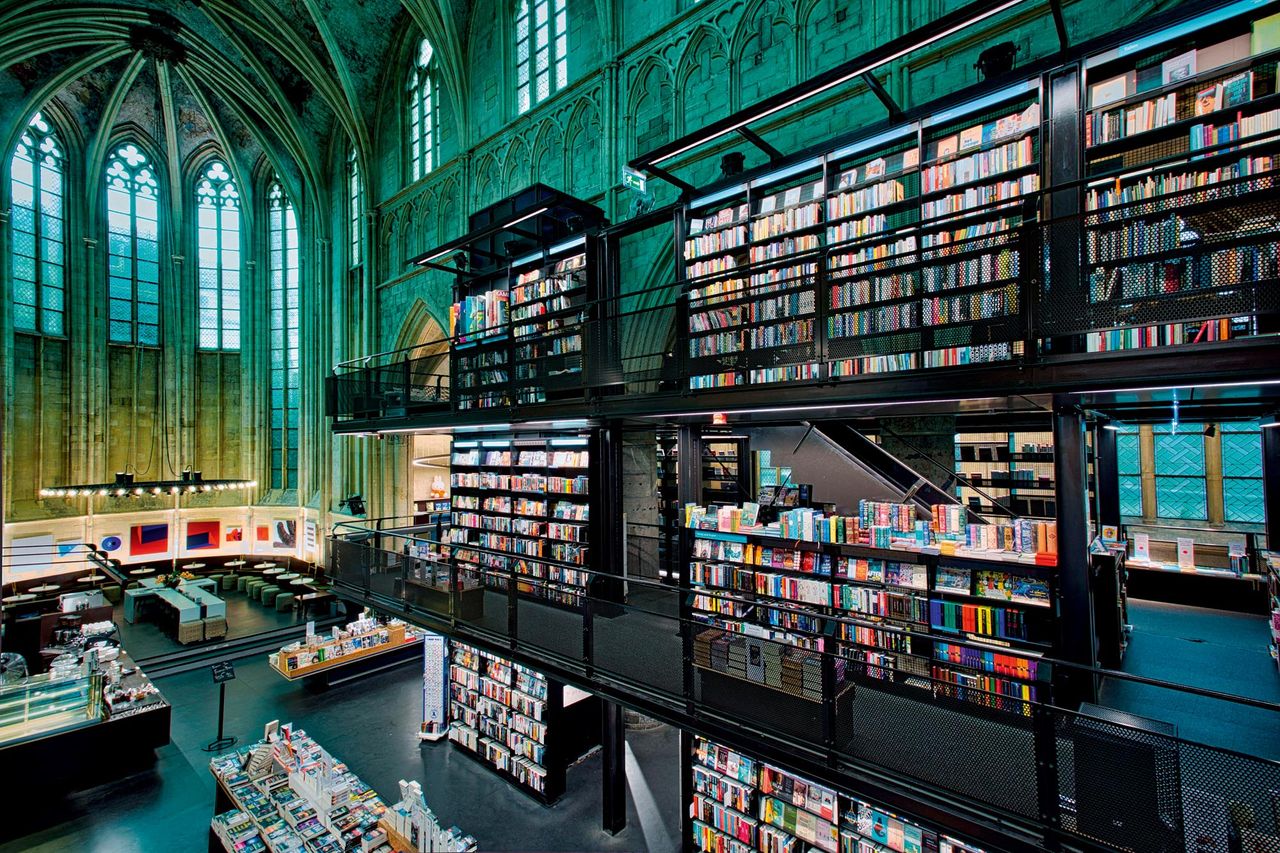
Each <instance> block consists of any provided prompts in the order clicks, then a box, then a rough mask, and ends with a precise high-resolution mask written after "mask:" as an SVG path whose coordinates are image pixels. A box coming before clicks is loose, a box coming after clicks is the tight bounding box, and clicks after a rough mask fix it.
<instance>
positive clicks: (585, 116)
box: [564, 97, 603, 198]
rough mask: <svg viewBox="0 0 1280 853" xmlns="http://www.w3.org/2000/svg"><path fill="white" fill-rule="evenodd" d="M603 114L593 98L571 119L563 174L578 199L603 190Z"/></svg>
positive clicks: (585, 100) (580, 107)
mask: <svg viewBox="0 0 1280 853" xmlns="http://www.w3.org/2000/svg"><path fill="white" fill-rule="evenodd" d="M600 137H601V129H600V111H599V109H597V108H596V105H595V102H594V101H593V100H592V98H590V97H586V98H583V99H581V100H580V101H579V102H578V105H577V106H576V107H575V108H574V112H573V116H572V117H571V118H570V119H569V132H568V134H566V137H565V139H566V144H565V146H564V156H565V157H566V161H565V165H564V174H565V177H566V178H567V180H566V181H565V183H566V184H567V185H568V187H569V192H570V193H571V194H572V195H574V196H577V197H578V198H589V197H590V196H592V195H594V194H595V192H596V191H598V190H599V189H602V187H601V186H600V175H601V171H602V170H601V164H600V154H601V151H602V150H603V149H602V146H601V144H600V142H601V139H600Z"/></svg>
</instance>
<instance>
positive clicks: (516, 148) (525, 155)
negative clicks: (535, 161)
mask: <svg viewBox="0 0 1280 853" xmlns="http://www.w3.org/2000/svg"><path fill="white" fill-rule="evenodd" d="M504 159H505V161H506V162H505V163H504V164H503V165H504V170H503V171H504V174H505V177H504V178H503V181H502V185H503V187H504V192H503V197H504V198H505V197H506V196H509V195H511V194H512V193H515V192H519V191H520V190H522V189H524V188H525V187H527V186H528V185H529V146H528V145H527V144H525V141H524V137H521V136H517V137H515V138H513V139H512V140H511V143H510V144H509V145H508V146H507V154H506V157H505V158H504ZM495 200H496V199H495Z"/></svg>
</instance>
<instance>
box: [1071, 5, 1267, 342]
mask: <svg viewBox="0 0 1280 853" xmlns="http://www.w3.org/2000/svg"><path fill="white" fill-rule="evenodd" d="M1254 14H1256V13H1254ZM1275 23H1276V21H1275V16H1274V15H1272V16H1271V17H1270V18H1269V19H1265V20H1264V21H1262V22H1258V21H1252V20H1250V18H1249V17H1248V16H1247V15H1245V16H1236V17H1234V18H1230V19H1227V20H1223V21H1219V22H1217V23H1214V24H1211V25H1207V26H1202V27H1199V28H1197V29H1196V30H1195V31H1194V32H1190V33H1185V34H1183V35H1182V36H1181V37H1179V38H1178V39H1177V40H1175V41H1170V40H1163V41H1156V42H1155V43H1144V42H1138V43H1137V44H1138V46H1139V48H1140V49H1137V50H1113V51H1108V52H1106V53H1103V54H1099V55H1097V56H1094V57H1092V58H1090V59H1089V60H1087V61H1086V62H1085V70H1084V92H1085V103H1084V120H1083V136H1084V138H1083V146H1084V155H1085V170H1086V172H1085V174H1086V185H1085V188H1084V202H1083V209H1084V214H1083V216H1084V222H1083V224H1084V246H1083V249H1084V263H1085V276H1086V278H1087V281H1088V306H1087V317H1088V328H1090V329H1093V330H1097V331H1091V332H1088V333H1086V334H1085V336H1084V337H1085V348H1086V349H1087V350H1088V351H1090V352H1106V351H1113V350H1126V349H1142V348H1148V347H1162V346H1177V345H1183V344H1193V343H1211V342H1215V341H1222V340H1229V339H1233V338H1239V337H1244V336H1249V335H1254V334H1258V333H1261V332H1272V331H1275V330H1276V329H1277V325H1276V312H1277V311H1278V310H1280V296H1277V295H1276V286H1275V285H1276V280H1277V278H1280V238H1278V237H1277V219H1278V217H1280V203H1278V202H1277V200H1276V193H1275V189H1276V187H1277V186H1278V184H1277V183H1276V175H1277V172H1276V169H1277V166H1278V165H1280V163H1277V160H1276V156H1277V154H1280V90H1278V89H1277V77H1276V75H1277V59H1280V40H1277V38H1276V36H1275V32H1276V26H1275Z"/></svg>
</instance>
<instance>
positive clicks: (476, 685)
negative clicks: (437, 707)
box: [449, 641, 600, 804]
mask: <svg viewBox="0 0 1280 853" xmlns="http://www.w3.org/2000/svg"><path fill="white" fill-rule="evenodd" d="M451 646H452V652H451V656H450V664H449V716H450V719H451V723H450V727H449V739H450V740H451V741H453V742H454V743H455V744H457V745H458V746H459V747H461V748H462V749H463V751H464V752H465V753H466V754H468V755H471V756H473V757H475V758H477V759H479V760H480V761H481V762H482V763H484V764H486V765H487V766H489V767H490V768H492V769H494V770H496V771H497V772H498V773H499V774H501V775H502V776H504V777H506V778H507V780H508V781H510V782H511V783H512V784H513V785H515V786H516V787H517V788H519V789H520V790H522V791H524V792H526V793H528V794H530V795H532V796H533V797H535V798H536V799H538V800H539V801H541V802H543V803H547V804H550V803H553V802H555V801H556V800H557V799H559V797H560V795H561V794H563V793H564V787H565V771H566V770H567V768H568V766H569V765H570V764H572V763H573V762H574V761H576V760H577V759H578V757H579V756H581V755H582V754H584V753H585V752H587V751H588V750H589V749H591V748H592V747H594V746H595V745H597V744H598V743H600V705H599V699H597V698H595V697H593V696H589V695H587V694H583V693H581V691H573V690H572V689H571V688H566V687H565V686H564V685H563V684H560V683H559V682H556V681H553V680H551V679H549V678H547V677H546V676H545V675H543V674H542V673H539V672H537V671H535V670H532V669H529V668H528V667H526V666H521V665H520V664H518V663H514V662H512V661H509V660H507V659H505V658H502V657H499V656H497V655H494V654H491V653H489V652H486V651H483V650H481V649H478V648H475V647H474V646H468V645H466V644H464V643H459V642H456V641H453V642H452V643H451Z"/></svg>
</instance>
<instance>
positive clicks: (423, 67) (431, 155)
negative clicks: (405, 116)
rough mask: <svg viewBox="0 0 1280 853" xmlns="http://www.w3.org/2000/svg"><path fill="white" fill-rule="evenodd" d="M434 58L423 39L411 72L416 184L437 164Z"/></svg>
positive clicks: (412, 159) (411, 135) (412, 158)
mask: <svg viewBox="0 0 1280 853" xmlns="http://www.w3.org/2000/svg"><path fill="white" fill-rule="evenodd" d="M434 55H435V52H434V51H433V50H432V48H431V42H429V41H427V40H426V39H423V40H422V44H420V45H419V46H418V54H417V56H416V57H415V58H414V63H413V68H411V69H409V171H410V174H411V175H413V179H414V180H415V181H416V180H418V179H419V178H422V177H423V176H424V175H426V174H427V173H428V172H430V171H431V170H432V169H434V168H435V165H436V143H437V141H438V139H437V137H438V134H437V132H436V131H437V129H438V127H439V122H438V120H437V119H438V117H439V116H438V114H437V113H438V105H437V98H436V79H435V66H434V65H433V64H432V62H431V59H432V57H433V56H434Z"/></svg>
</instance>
